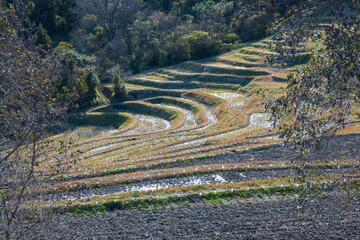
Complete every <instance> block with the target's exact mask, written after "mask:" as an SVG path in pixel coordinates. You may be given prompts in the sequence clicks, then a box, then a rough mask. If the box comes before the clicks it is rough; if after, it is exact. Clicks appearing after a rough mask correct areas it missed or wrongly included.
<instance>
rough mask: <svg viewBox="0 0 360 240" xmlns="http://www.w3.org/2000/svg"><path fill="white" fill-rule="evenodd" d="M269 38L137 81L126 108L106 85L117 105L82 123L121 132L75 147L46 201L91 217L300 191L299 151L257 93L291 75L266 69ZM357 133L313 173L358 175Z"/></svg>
mask: <svg viewBox="0 0 360 240" xmlns="http://www.w3.org/2000/svg"><path fill="white" fill-rule="evenodd" d="M269 41H271V40H269V39H264V40H261V41H258V42H253V43H249V44H246V45H244V47H243V48H240V49H237V50H234V51H232V52H230V53H227V54H224V55H221V56H218V57H214V58H209V59H204V60H198V61H189V62H184V63H181V64H178V65H175V66H170V67H165V68H162V69H158V70H154V71H151V72H147V73H144V74H139V75H136V76H132V77H130V78H129V80H128V85H127V87H128V91H129V99H127V100H126V101H124V102H121V103H117V102H111V101H110V99H111V95H112V92H113V86H112V85H111V84H104V85H103V86H102V87H101V88H100V89H99V90H102V91H103V95H104V96H103V97H107V98H108V102H109V103H108V104H107V105H103V106H99V107H97V108H94V109H92V110H90V111H88V112H87V113H84V114H82V115H81V116H80V117H79V116H77V118H76V119H77V122H78V123H79V122H80V123H81V124H82V128H81V129H84V128H85V129H87V128H89V126H90V125H95V126H97V127H99V126H103V125H104V122H105V120H104V119H106V122H109V124H108V125H109V126H116V127H115V128H112V129H111V130H107V131H105V132H102V133H100V134H94V135H93V136H90V137H88V136H87V137H84V138H83V139H81V140H80V141H79V142H78V143H77V144H76V145H74V149H77V150H80V151H81V155H80V158H81V159H80V160H81V161H80V164H79V166H78V167H77V168H73V169H72V170H71V171H70V172H68V173H67V175H66V176H64V177H61V178H55V179H53V180H54V182H53V185H52V188H51V189H50V190H48V191H47V192H45V193H44V195H43V196H41V200H45V201H51V202H50V203H51V204H53V205H54V206H66V208H67V210H66V211H68V210H69V211H75V212H79V211H80V212H85V213H86V212H97V211H103V210H114V209H132V208H142V207H144V205H143V204H145V208H148V207H152V206H153V205H154V206H157V205H158V204H160V205H162V204H164V205H167V204H171V203H173V202H174V201H179V199H181V202H185V203H186V202H187V201H190V200H192V199H194V198H195V199H200V202H202V201H203V200H204V199H205V200H206V199H209V198H210V199H212V198H215V199H217V198H223V197H224V196H226V198H227V197H231V198H236V197H235V196H244V195H246V196H247V197H248V198H249V197H250V196H252V197H254V196H257V195H256V194H260V195H262V194H266V195H269V196H271V195H278V194H280V195H281V194H285V195H293V194H294V191H295V189H294V188H293V187H292V186H291V184H290V183H289V176H290V175H291V173H292V172H294V171H295V170H296V169H295V168H294V166H293V165H292V163H291V158H292V156H293V149H290V148H287V147H284V146H281V144H282V140H281V139H279V137H278V136H277V134H276V132H269V131H268V128H269V127H270V123H269V121H268V120H269V115H268V114H266V113H264V108H263V105H262V98H261V97H260V96H259V95H258V94H257V91H258V90H259V89H267V90H268V91H269V92H270V93H271V94H274V95H277V94H279V93H280V92H281V90H280V88H281V87H285V86H286V77H287V74H288V73H289V71H291V70H292V69H291V68H289V69H279V68H275V67H269V66H266V64H265V61H264V59H265V57H266V56H267V55H268V54H274V53H272V52H271V50H270V49H267V48H266V46H267V43H268V42H269ZM304 52H306V50H304ZM302 54H303V53H302ZM114 116H116V117H114ZM79 118H80V119H79ZM82 118H83V119H82ZM119 119H121V121H119ZM110 123H111V124H110ZM118 125H120V126H118ZM359 132H360V124H359V122H356V121H354V122H353V123H351V124H349V125H348V126H347V128H346V129H345V130H344V131H343V132H342V134H344V136H339V137H337V138H335V139H334V140H332V142H331V143H330V145H329V146H332V147H328V150H329V151H327V152H323V153H314V154H312V155H311V156H312V159H311V160H312V161H313V167H314V168H316V169H325V170H326V171H329V172H331V173H333V174H353V173H354V172H356V170H357V168H356V167H358V162H357V160H358V157H359V156H358V153H356V154H354V153H355V152H354V151H352V150H354V149H355V150H356V149H358V148H360V144H359V142H360V141H359V135H357V134H356V133H359ZM71 134H72V133H71ZM71 134H70V135H71ZM347 134H354V135H347ZM339 139H340V140H339ZM334 141H335V142H334ZM344 149H345V150H346V151H344ZM348 153H351V154H352V155H347V154H348ZM330 155H331V156H330ZM329 157H330V158H329ZM324 159H327V161H326V162H324V161H322V160H324ZM50 165H51V164H50ZM335 165H340V166H341V168H340V169H335V170H334V169H333V167H334V166H335ZM43 167H48V166H45V165H44V166H43ZM37 199H38V200H39V198H37ZM205 200H204V201H205ZM138 204H139V205H138ZM274 204H275V203H274ZM276 204H277V203H276ZM180 205H181V204H180Z"/></svg>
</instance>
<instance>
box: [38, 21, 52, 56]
mask: <svg viewBox="0 0 360 240" xmlns="http://www.w3.org/2000/svg"><path fill="white" fill-rule="evenodd" d="M36 36H37V40H36V44H37V45H42V46H43V47H44V49H45V50H46V51H48V50H50V48H51V44H52V41H51V39H50V37H49V35H48V33H47V31H46V29H45V28H44V27H43V25H42V24H41V23H40V24H39V28H38V30H37V31H36Z"/></svg>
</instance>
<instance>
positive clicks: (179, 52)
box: [3, 0, 286, 106]
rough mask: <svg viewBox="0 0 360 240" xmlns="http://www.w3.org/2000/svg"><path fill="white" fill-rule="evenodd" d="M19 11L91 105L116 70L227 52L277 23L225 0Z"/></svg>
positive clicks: (82, 3) (32, 1)
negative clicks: (81, 82) (84, 89)
mask: <svg viewBox="0 0 360 240" xmlns="http://www.w3.org/2000/svg"><path fill="white" fill-rule="evenodd" d="M11 2H14V1H9V0H8V1H3V6H6V4H8V3H11ZM15 3H16V1H15ZM245 6H247V7H245ZM21 7H22V8H23V9H25V13H24V14H25V16H26V18H28V19H29V20H30V21H31V22H33V23H35V24H36V27H37V31H36V34H37V36H38V39H37V41H36V43H37V44H39V45H42V46H43V48H44V49H45V50H47V51H49V52H50V53H51V54H52V55H53V56H55V57H58V58H61V59H62V60H63V62H64V63H65V64H64V66H65V67H64V68H67V69H64V73H63V77H64V79H65V81H75V80H74V79H71V76H74V72H75V71H77V72H78V73H79V71H80V73H79V74H80V75H82V76H83V77H84V79H85V80H86V83H87V85H88V87H89V93H88V94H87V96H86V100H85V99H84V100H83V101H82V102H81V104H82V106H88V105H89V104H93V103H94V102H96V92H95V87H96V85H97V84H99V82H100V81H110V80H111V78H112V77H113V74H114V72H117V73H121V75H122V76H126V75H128V74H129V73H138V72H141V71H144V70H146V69H149V68H155V67H161V66H166V65H171V64H175V63H180V62H183V61H186V60H193V59H201V58H206V57H210V56H214V55H217V54H220V53H224V52H226V51H229V50H231V49H234V48H236V47H238V46H239V44H240V43H243V42H247V41H251V40H256V39H259V38H262V37H264V36H266V31H267V28H268V26H269V25H270V24H271V22H272V20H273V19H274V17H273V14H272V12H270V11H260V12H259V11H257V9H252V8H249V6H248V3H246V1H228V0H222V1H218V0H215V1H213V0H204V1H192V0H187V1H184V0H181V1H179V0H177V1H155V0H148V1H139V0H126V1H120V0H111V1H100V0H91V1H87V0H66V1H63V0H57V1H44V0H26V1H24V5H22V6H21ZM282 7H283V8H284V9H285V8H286V6H282ZM273 10H275V9H273ZM276 10H277V11H276V12H278V10H279V9H276ZM274 12H275V11H274Z"/></svg>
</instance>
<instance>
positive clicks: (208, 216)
mask: <svg viewBox="0 0 360 240" xmlns="http://www.w3.org/2000/svg"><path fill="white" fill-rule="evenodd" d="M339 201H340V200H339V198H338V196H334V195H332V196H330V195H327V196H323V197H321V198H319V199H318V200H317V201H316V202H314V203H311V204H309V205H308V206H304V208H301V209H299V208H298V207H297V205H296V202H295V201H294V200H291V199H287V200H286V199H283V200H278V201H266V202H261V203H260V202H259V203H233V204H221V205H199V206H182V207H177V208H166V209H156V210H146V211H117V212H108V213H103V214H97V215H79V216H66V217H65V216H58V217H54V218H52V220H51V222H49V223H48V225H46V226H44V228H43V229H46V230H43V231H40V232H38V233H36V234H34V235H32V236H31V237H30V236H29V239H360V205H359V202H357V203H354V204H355V205H353V206H352V209H351V214H350V215H347V214H346V212H347V208H339V206H344V205H343V203H341V202H339Z"/></svg>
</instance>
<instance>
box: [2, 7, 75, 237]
mask: <svg viewBox="0 0 360 240" xmlns="http://www.w3.org/2000/svg"><path fill="white" fill-rule="evenodd" d="M28 26H29V25H28ZM35 40H36V37H35V35H34V34H33V32H31V31H30V30H29V29H28V28H26V27H24V22H23V20H22V19H20V18H19V17H18V15H17V12H16V10H15V8H13V7H10V8H9V9H6V10H3V9H0V126H1V127H0V237H3V238H5V239H10V238H12V237H15V236H17V237H21V236H22V234H26V232H27V231H29V229H31V227H32V225H33V224H34V223H36V222H37V221H38V220H40V219H41V218H42V216H43V213H44V211H43V210H44V209H45V208H43V207H37V205H36V204H30V202H29V200H31V199H33V197H34V196H38V195H39V194H41V192H43V191H44V189H45V186H46V185H49V184H47V183H46V180H47V179H48V178H50V177H52V176H54V175H57V174H60V173H61V171H62V170H65V169H67V168H68V167H69V166H70V164H72V162H74V160H75V159H76V156H75V155H76V152H70V150H69V148H68V146H69V144H70V143H71V140H61V139H52V138H48V136H49V135H48V133H49V131H50V130H51V127H53V126H54V125H56V124H57V123H59V122H61V120H62V119H64V118H65V116H66V113H67V111H68V109H69V107H70V106H71V102H72V99H74V98H76V97H77V90H78V88H77V87H78V86H71V87H70V86H61V78H59V77H57V74H56V69H57V68H58V67H57V63H56V62H53V61H51V60H49V58H47V56H46V53H45V52H44V51H42V50H41V49H40V48H37V47H35V45H34V42H35ZM68 150H69V151H68Z"/></svg>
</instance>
